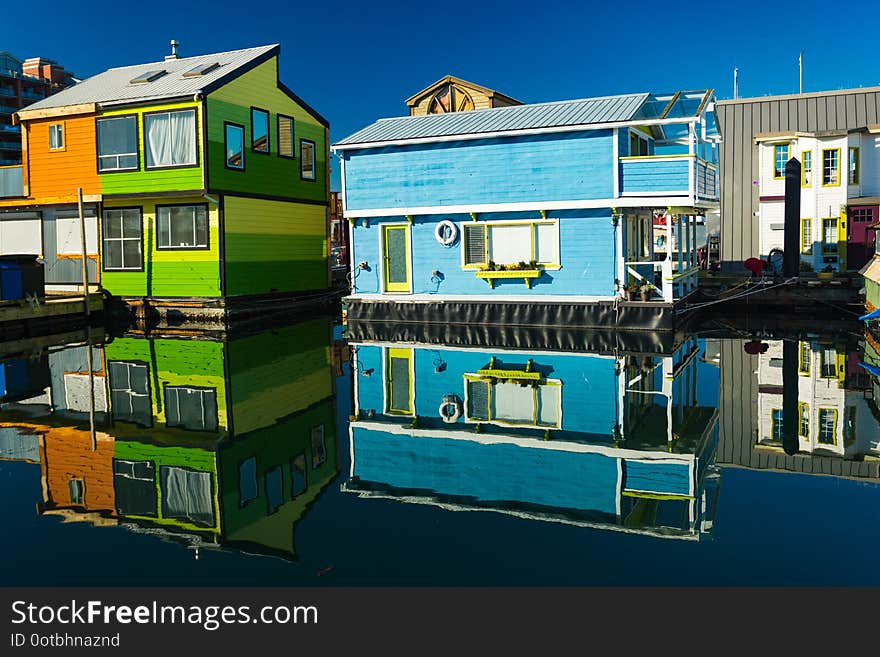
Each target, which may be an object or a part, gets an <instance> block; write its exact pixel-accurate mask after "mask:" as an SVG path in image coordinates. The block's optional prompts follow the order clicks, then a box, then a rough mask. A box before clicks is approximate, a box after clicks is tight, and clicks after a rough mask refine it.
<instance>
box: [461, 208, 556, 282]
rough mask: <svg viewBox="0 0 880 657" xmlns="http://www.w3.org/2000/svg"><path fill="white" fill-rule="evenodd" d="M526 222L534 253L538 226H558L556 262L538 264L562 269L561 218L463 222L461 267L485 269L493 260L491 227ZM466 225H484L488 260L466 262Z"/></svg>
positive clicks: (539, 262)
mask: <svg viewBox="0 0 880 657" xmlns="http://www.w3.org/2000/svg"><path fill="white" fill-rule="evenodd" d="M525 224H531V226H532V231H531V237H532V245H531V246H532V254H534V253H535V240H536V237H537V228H536V227H537V226H538V225H552V226H555V227H556V253H555V262H541V261H538V266H539V267H541V268H542V269H550V270H555V269H560V268H561V267H562V258H561V255H560V254H561V251H562V244H561V241H560V237H559V220H558V219H517V220H510V221H503V220H502V221H478V222H471V223H469V222H462V223H461V225H460V230H461V240H460V242H461V248H460V251H461V268H462V269H467V270H479V269H484V268H485V267H486V266H488V264H489V261H490V260H492V253H491V250H492V245H491V241H490V232H489V229H490V228H491V227H493V226H522V225H525ZM465 226H483V227H484V229H483V230H484V231H485V240H486V251H487V253H486V262H482V263H470V264H467V263H466V262H465ZM498 264H516V263H506V262H505V263H498Z"/></svg>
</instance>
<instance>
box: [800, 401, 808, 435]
mask: <svg viewBox="0 0 880 657" xmlns="http://www.w3.org/2000/svg"><path fill="white" fill-rule="evenodd" d="M798 416H799V417H800V422H799V424H798V429H799V430H798V435H800V436H801V437H802V438H809V437H810V406H809V404H805V403H804V402H799V403H798Z"/></svg>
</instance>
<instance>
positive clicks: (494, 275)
mask: <svg viewBox="0 0 880 657" xmlns="http://www.w3.org/2000/svg"><path fill="white" fill-rule="evenodd" d="M715 136H716V135H715V129H714V102H713V94H712V91H711V90H708V91H707V90H703V91H698V92H678V93H675V94H669V95H653V94H648V93H644V94H631V95H623V96H612V97H604V98H588V99H584V100H573V101H563V102H557V103H541V104H535V105H519V106H513V107H499V108H494V109H488V110H479V111H472V112H456V113H450V114H439V115H428V116H409V117H401V118H393V119H382V120H380V121H378V122H376V123H374V124H372V125H370V126H368V127H366V128H364V129H362V130H360V131H359V132H357V133H355V134H353V135H351V136H349V137H347V138H345V139H343V140H342V141H340V142H338V143H337V144H336V145H335V146H334V152H336V153H337V154H338V155H339V156H340V158H341V161H342V178H343V185H342V189H343V191H342V199H343V205H344V214H345V216H346V217H347V218H348V219H349V221H350V224H351V238H352V239H351V244H352V249H353V252H352V257H351V262H352V267H353V269H352V279H353V290H352V296H351V299H350V301H351V304H350V316H352V317H355V316H357V315H358V314H359V313H360V312H362V310H361V308H362V306H363V305H365V304H370V303H374V302H376V301H383V302H390V304H389V305H384V306H383V308H384V310H385V311H387V312H391V313H394V312H396V311H400V312H404V311H405V309H406V308H407V307H408V305H409V304H412V303H415V302H421V303H425V302H440V301H453V300H454V301H465V302H474V303H477V304H479V305H478V306H477V309H478V310H479V311H481V312H483V313H484V315H483V316H484V317H486V318H494V319H495V321H500V320H499V318H498V316H497V309H496V314H493V309H495V306H491V305H487V303H494V304H511V303H519V304H522V303H524V302H529V303H533V302H536V301H542V302H547V303H552V304H557V305H560V304H561V305H562V306H564V305H565V304H573V305H575V306H578V307H579V308H581V309H582V310H581V313H582V314H583V318H584V320H585V321H587V322H594V324H593V325H597V326H598V325H602V324H603V323H609V322H610V323H615V319H614V318H615V317H616V318H617V319H616V322H617V323H619V324H620V323H626V322H627V321H633V318H634V317H635V315H639V313H641V314H640V315H639V316H641V317H645V316H646V315H648V314H651V315H655V316H656V315H657V314H663V315H664V316H669V315H671V314H670V313H668V309H669V306H671V304H673V303H674V302H675V301H676V300H677V299H680V298H681V297H682V296H684V295H686V294H688V293H689V292H690V291H692V290H693V289H694V288H695V287H696V270H697V268H696V265H697V262H696V247H697V244H696V221H695V220H694V217H696V216H697V215H701V214H704V212H705V210H706V209H709V208H714V207H717V201H718V190H717V183H716V178H717V176H716V161H717V157H716V147H715ZM655 218H656V219H657V223H658V225H660V226H661V227H664V228H668V227H670V226H671V228H672V229H673V231H674V232H675V235H674V237H675V239H671V240H667V242H666V246H665V247H664V248H663V250H662V253H660V252H655V243H654V239H653V230H654V224H655ZM636 286H644V287H645V289H646V294H648V298H649V299H650V301H652V302H653V305H651V306H645V305H644V304H642V301H641V297H639V296H637V297H636V299H637V301H635V302H634V307H636V308H639V310H638V312H636V311H630V312H631V313H635V314H634V315H632V316H628V315H627V313H626V312H624V313H622V314H615V315H614V316H607V315H605V316H603V315H601V311H600V310H599V309H601V308H607V307H609V306H611V305H612V304H613V303H614V302H615V300H619V299H620V298H621V297H624V298H625V297H626V290H625V288H635V287H636ZM615 307H616V306H615ZM590 308H592V310H590ZM580 323H581V325H583V323H584V322H583V321H581V322H580Z"/></svg>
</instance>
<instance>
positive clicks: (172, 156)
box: [145, 110, 196, 167]
mask: <svg viewBox="0 0 880 657" xmlns="http://www.w3.org/2000/svg"><path fill="white" fill-rule="evenodd" d="M195 120H196V115H195V112H194V111H190V110H187V111H185V112H169V113H167V114H152V115H149V116H147V117H146V121H145V122H146V127H147V166H148V167H155V166H162V167H167V166H175V165H180V164H195V162H196V142H195V132H196V130H195Z"/></svg>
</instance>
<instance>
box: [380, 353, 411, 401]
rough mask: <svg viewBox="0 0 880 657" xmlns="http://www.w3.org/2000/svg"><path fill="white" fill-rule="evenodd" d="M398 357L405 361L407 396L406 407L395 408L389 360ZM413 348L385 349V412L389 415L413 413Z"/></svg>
mask: <svg viewBox="0 0 880 657" xmlns="http://www.w3.org/2000/svg"><path fill="white" fill-rule="evenodd" d="M394 358H400V359H403V360H406V361H407V372H408V374H407V376H408V378H409V381H408V382H407V383H408V385H407V389H408V392H407V398H406V408H395V406H396V405H397V401H398V400H395V399H393V398H392V390H393V389H394V388H393V383H394V382H393V379H392V376H391V360H392V359H394ZM413 360H414V359H413V350H412V349H408V348H405V347H389V348H388V349H386V350H385V412H386V413H388V414H389V415H404V416H408V417H411V416H413V415H414V414H415V371H414V369H413Z"/></svg>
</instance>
